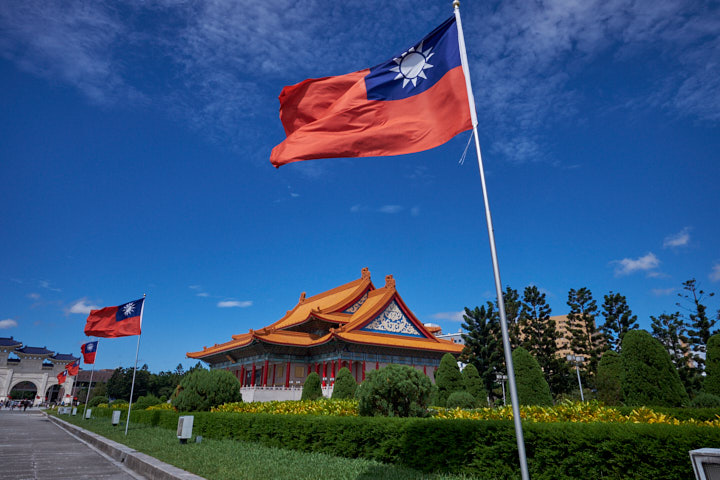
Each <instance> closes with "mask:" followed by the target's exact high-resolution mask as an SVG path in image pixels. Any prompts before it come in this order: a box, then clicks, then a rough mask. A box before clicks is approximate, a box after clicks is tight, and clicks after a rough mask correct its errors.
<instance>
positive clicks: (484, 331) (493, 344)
mask: <svg viewBox="0 0 720 480" xmlns="http://www.w3.org/2000/svg"><path fill="white" fill-rule="evenodd" d="M463 319H464V320H465V321H464V323H463V324H462V328H463V329H464V330H465V331H466V332H467V333H464V334H463V335H462V337H463V339H464V340H465V348H464V349H463V353H462V355H461V357H460V358H461V360H463V361H464V362H465V363H469V364H471V365H474V366H475V369H476V371H477V372H478V373H479V374H480V378H481V379H482V383H483V385H484V387H485V390H486V391H488V392H492V391H493V388H494V385H495V375H496V373H502V372H504V371H505V362H504V361H503V353H502V352H503V350H502V340H501V339H500V338H501V337H500V334H499V325H498V317H497V312H496V311H495V310H494V307H493V305H492V304H491V303H490V302H488V304H487V306H482V307H475V309H474V310H470V309H469V308H467V307H465V314H464V315H463ZM466 368H467V367H466ZM491 394H492V393H491Z"/></svg>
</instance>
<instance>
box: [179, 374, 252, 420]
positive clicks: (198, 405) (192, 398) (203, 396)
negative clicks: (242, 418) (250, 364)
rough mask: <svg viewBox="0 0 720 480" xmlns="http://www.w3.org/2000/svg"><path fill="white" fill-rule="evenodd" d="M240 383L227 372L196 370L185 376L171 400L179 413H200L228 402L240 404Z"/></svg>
mask: <svg viewBox="0 0 720 480" xmlns="http://www.w3.org/2000/svg"><path fill="white" fill-rule="evenodd" d="M241 401H242V395H241V394H240V382H239V381H238V379H237V378H235V375H233V374H232V373H230V372H228V371H227V370H205V369H198V370H195V371H194V372H192V373H191V374H189V375H187V376H185V378H183V379H182V381H181V382H180V385H179V391H178V394H177V396H176V397H175V398H173V400H172V405H173V407H175V408H177V409H178V410H179V411H181V412H202V411H208V410H210V409H211V408H212V407H216V406H218V405H222V404H223V403H228V402H241Z"/></svg>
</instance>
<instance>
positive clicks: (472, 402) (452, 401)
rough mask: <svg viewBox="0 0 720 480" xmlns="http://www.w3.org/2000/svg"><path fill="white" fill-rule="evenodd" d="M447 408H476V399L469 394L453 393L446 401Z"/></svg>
mask: <svg viewBox="0 0 720 480" xmlns="http://www.w3.org/2000/svg"><path fill="white" fill-rule="evenodd" d="M445 403H446V407H447V408H458V407H460V408H464V409H470V408H475V407H477V403H478V402H477V399H476V398H475V397H473V396H472V395H470V393H469V392H453V393H451V394H450V396H449V397H448V399H447V402H445Z"/></svg>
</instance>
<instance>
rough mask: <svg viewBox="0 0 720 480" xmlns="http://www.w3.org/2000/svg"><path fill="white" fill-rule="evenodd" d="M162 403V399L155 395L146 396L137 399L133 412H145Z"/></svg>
mask: <svg viewBox="0 0 720 480" xmlns="http://www.w3.org/2000/svg"><path fill="white" fill-rule="evenodd" d="M159 403H161V402H160V399H159V398H158V397H156V396H155V395H153V394H152V393H150V394H148V395H145V396H144V397H140V398H138V399H137V401H136V402H135V403H133V410H134V409H138V410H145V409H146V408H148V407H152V406H153V405H157V404H159Z"/></svg>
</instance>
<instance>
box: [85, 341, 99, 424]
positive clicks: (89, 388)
mask: <svg viewBox="0 0 720 480" xmlns="http://www.w3.org/2000/svg"><path fill="white" fill-rule="evenodd" d="M99 344H100V343H99V341H98V345H99ZM95 357H96V360H97V346H96V347H95ZM83 360H84V359H83ZM93 375H95V362H93V364H92V370H91V371H90V385H88V391H87V395H86V396H85V406H84V407H83V420H85V410H87V404H88V400H89V399H90V390H92V379H93Z"/></svg>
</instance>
